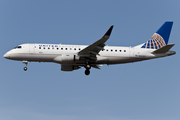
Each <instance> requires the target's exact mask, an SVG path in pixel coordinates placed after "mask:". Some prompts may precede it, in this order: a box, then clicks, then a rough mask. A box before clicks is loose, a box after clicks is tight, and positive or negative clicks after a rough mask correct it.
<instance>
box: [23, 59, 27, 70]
mask: <svg viewBox="0 0 180 120" xmlns="http://www.w3.org/2000/svg"><path fill="white" fill-rule="evenodd" d="M22 62H23V63H24V64H25V67H24V71H26V70H27V64H28V61H22Z"/></svg>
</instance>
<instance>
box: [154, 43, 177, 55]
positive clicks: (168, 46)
mask: <svg viewBox="0 0 180 120" xmlns="http://www.w3.org/2000/svg"><path fill="white" fill-rule="evenodd" d="M174 45H175V44H168V45H166V46H163V47H162V48H159V49H157V50H155V51H153V52H152V53H153V54H158V53H166V52H168V51H169V50H170V49H171V48H172V47H173V46H174Z"/></svg>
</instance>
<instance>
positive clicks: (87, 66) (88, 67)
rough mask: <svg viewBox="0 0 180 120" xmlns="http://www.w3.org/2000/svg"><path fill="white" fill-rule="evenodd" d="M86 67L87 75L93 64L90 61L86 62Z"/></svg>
mask: <svg viewBox="0 0 180 120" xmlns="http://www.w3.org/2000/svg"><path fill="white" fill-rule="evenodd" d="M85 68H86V70H85V75H89V74H90V69H91V65H90V64H89V63H88V62H87V63H86V66H85Z"/></svg>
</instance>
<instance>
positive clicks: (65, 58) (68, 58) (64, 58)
mask: <svg viewBox="0 0 180 120" xmlns="http://www.w3.org/2000/svg"><path fill="white" fill-rule="evenodd" d="M77 60H79V56H78V55H74V54H62V55H61V56H57V57H56V58H54V61H55V62H58V63H65V64H66V63H67V64H68V63H72V62H75V61H77Z"/></svg>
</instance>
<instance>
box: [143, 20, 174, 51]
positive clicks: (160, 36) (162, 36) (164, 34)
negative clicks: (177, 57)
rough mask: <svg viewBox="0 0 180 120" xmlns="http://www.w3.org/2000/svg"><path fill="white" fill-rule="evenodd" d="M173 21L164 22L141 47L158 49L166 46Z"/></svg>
mask: <svg viewBox="0 0 180 120" xmlns="http://www.w3.org/2000/svg"><path fill="white" fill-rule="evenodd" d="M172 25H173V22H165V23H164V24H163V25H162V26H161V27H160V28H159V30H158V31H157V32H156V33H154V34H153V36H152V37H151V38H150V39H149V40H148V41H147V42H146V43H144V44H143V46H142V47H141V48H148V49H159V48H161V47H163V46H166V45H167V44H168V41H169V36H170V33H171V28H172Z"/></svg>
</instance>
